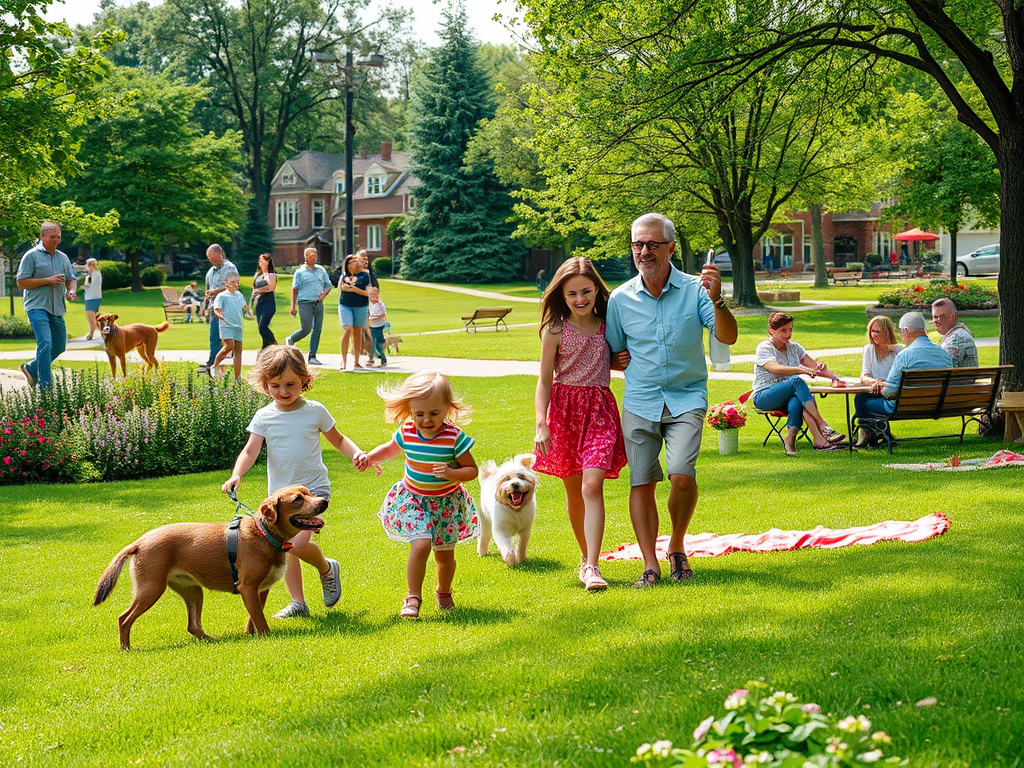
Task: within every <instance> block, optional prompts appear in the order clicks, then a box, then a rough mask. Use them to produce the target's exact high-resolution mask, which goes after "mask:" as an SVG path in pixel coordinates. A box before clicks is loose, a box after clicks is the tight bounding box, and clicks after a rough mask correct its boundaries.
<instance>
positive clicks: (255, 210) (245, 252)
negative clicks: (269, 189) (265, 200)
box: [235, 195, 274, 272]
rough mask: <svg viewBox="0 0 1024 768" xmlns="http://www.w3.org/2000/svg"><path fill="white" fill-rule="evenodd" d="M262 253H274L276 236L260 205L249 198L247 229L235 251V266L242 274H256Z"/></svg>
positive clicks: (246, 214) (254, 199) (252, 198)
mask: <svg viewBox="0 0 1024 768" xmlns="http://www.w3.org/2000/svg"><path fill="white" fill-rule="evenodd" d="M261 253H269V254H271V255H273V253H274V235H273V232H272V230H271V229H270V222H269V221H268V220H267V216H266V214H265V213H263V211H261V210H260V206H259V203H257V202H256V198H255V197H253V196H252V195H250V196H249V200H248V203H247V205H246V210H245V227H244V228H243V229H242V236H241V239H240V242H239V243H238V248H237V249H236V250H235V264H236V265H237V266H238V268H239V270H241V271H242V272H254V271H255V270H256V263H257V260H258V259H259V257H260V254H261Z"/></svg>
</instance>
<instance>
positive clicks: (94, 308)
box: [85, 299, 103, 312]
mask: <svg viewBox="0 0 1024 768" xmlns="http://www.w3.org/2000/svg"><path fill="white" fill-rule="evenodd" d="M102 301H103V299H86V300H85V311H86V312H99V311H100V302H102Z"/></svg>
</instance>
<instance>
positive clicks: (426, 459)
mask: <svg viewBox="0 0 1024 768" xmlns="http://www.w3.org/2000/svg"><path fill="white" fill-rule="evenodd" d="M395 442H396V443H397V444H398V447H399V448H401V449H402V450H403V451H404V452H405V484H406V486H407V487H408V488H409V490H410V491H412V492H413V493H418V494H419V495H421V496H444V495H445V494H448V493H451V492H452V491H454V490H455V489H456V488H458V487H459V481H458V480H447V479H445V478H443V477H434V473H433V466H434V464H435V463H437V462H439V461H442V462H444V463H446V464H447V463H448V462H452V461H455V460H456V459H457V458H458V457H459V456H461V455H462V454H464V453H465V452H466V451H468V450H469V449H470V448H471V447H472V445H473V438H472V437H470V436H469V435H467V434H466V433H465V432H463V431H462V430H461V429H459V428H458V427H456V426H455V425H454V424H449V423H448V422H445V424H444V427H442V428H441V431H440V432H438V433H437V436H436V437H434V438H432V439H430V440H428V439H426V438H425V437H423V436H422V435H420V433H419V431H418V430H417V429H416V425H415V424H414V423H413V421H412V419H409V420H408V421H406V422H405V423H404V424H403V425H402V426H401V427H400V428H399V429H398V430H397V431H396V432H395Z"/></svg>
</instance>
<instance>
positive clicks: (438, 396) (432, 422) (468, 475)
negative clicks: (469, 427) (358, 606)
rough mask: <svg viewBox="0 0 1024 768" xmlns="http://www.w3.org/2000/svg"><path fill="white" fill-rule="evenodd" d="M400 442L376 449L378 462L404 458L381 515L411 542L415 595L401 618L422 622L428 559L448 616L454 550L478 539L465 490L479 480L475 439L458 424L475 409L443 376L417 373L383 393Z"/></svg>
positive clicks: (372, 459)
mask: <svg viewBox="0 0 1024 768" xmlns="http://www.w3.org/2000/svg"><path fill="white" fill-rule="evenodd" d="M377 392H378V394H379V395H380V396H381V397H382V398H383V399H384V412H385V415H386V417H387V420H388V421H389V422H392V423H397V424H399V425H400V426H399V428H398V430H397V431H396V432H395V435H394V437H393V438H392V439H391V440H389V441H388V442H386V443H384V444H383V445H378V446H377V447H376V448H374V449H373V450H372V451H370V453H369V455H368V458H367V463H368V464H376V463H379V462H381V461H386V460H387V459H393V458H395V457H397V456H400V455H402V454H403V453H404V454H405V476H404V477H403V478H402V479H401V480H399V481H398V482H397V483H395V484H394V486H392V488H391V490H390V491H389V492H388V495H387V497H386V498H385V499H384V503H383V504H382V505H381V508H380V512H379V513H378V516H379V517H380V519H381V522H382V523H383V525H384V532H385V533H386V534H387V535H388V538H390V539H392V540H393V541H404V542H408V543H409V544H410V550H409V561H408V563H407V564H406V566H405V578H406V581H407V582H408V587H409V592H408V594H407V595H406V597H405V602H404V603H403V605H402V610H401V611H400V612H399V615H400V616H401V617H402V618H406V619H418V618H419V616H420V605H421V604H422V603H423V578H424V576H425V575H426V570H427V559H428V558H429V557H430V552H431V550H433V552H434V564H435V565H436V566H437V590H436V592H435V596H436V598H437V607H438V608H440V609H441V610H442V611H448V610H451V609H452V608H454V607H455V603H454V602H453V601H452V580H453V579H454V577H455V545H456V544H458V543H459V542H460V541H469V540H471V539H475V538H476V537H477V536H478V535H479V534H480V525H479V520H478V519H477V513H476V506H475V505H474V504H473V498H472V497H471V496H470V495H469V493H468V492H467V491H466V489H465V488H464V487H463V486H462V484H463V483H466V482H469V481H470V480H473V479H475V478H476V476H477V467H476V462H475V461H474V460H473V455H472V454H471V453H470V452H469V449H470V448H471V447H472V445H473V438H471V437H470V436H469V435H467V434H466V433H465V432H463V431H462V430H461V429H459V428H458V427H457V426H455V422H456V421H457V420H458V419H459V417H460V416H464V415H465V414H466V413H467V412H468V411H469V406H467V405H466V404H465V403H463V402H461V401H460V400H458V399H457V398H456V397H455V396H454V395H453V394H452V388H451V385H450V384H449V383H448V379H446V378H445V377H444V376H443V375H441V374H440V373H415V374H413V375H412V376H410V377H409V378H407V379H406V380H405V381H404V382H402V384H400V385H399V386H398V387H396V388H390V389H388V388H385V387H380V388H378V390H377Z"/></svg>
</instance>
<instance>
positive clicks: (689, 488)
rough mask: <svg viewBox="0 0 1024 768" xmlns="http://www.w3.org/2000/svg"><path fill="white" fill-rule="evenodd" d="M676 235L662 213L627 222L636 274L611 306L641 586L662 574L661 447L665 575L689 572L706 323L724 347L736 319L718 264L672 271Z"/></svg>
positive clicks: (704, 402) (609, 328)
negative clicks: (668, 527) (667, 525)
mask: <svg viewBox="0 0 1024 768" xmlns="http://www.w3.org/2000/svg"><path fill="white" fill-rule="evenodd" d="M675 231H676V230H675V225H674V224H673V223H672V220H671V219H669V218H668V217H667V216H663V215H661V214H660V213H648V214H645V215H643V216H641V217H640V218H638V219H637V220H636V221H634V222H633V226H632V228H631V241H632V242H631V247H632V250H633V261H634V263H635V264H636V268H637V270H639V272H640V274H639V275H637V276H636V277H634V278H633V279H632V280H630V281H629V282H626V283H623V284H622V285H620V286H619V287H618V288H616V289H615V290H614V291H613V292H612V295H611V298H610V299H609V302H608V318H607V322H606V331H605V335H606V337H607V339H608V344H609V346H610V347H611V350H612V352H613V353H621V352H627V353H628V355H625V356H620V360H621V361H622V362H624V363H626V362H628V365H627V366H626V393H625V396H624V398H623V403H622V433H623V437H624V438H625V442H626V456H627V458H628V459H629V483H630V492H629V517H630V520H631V521H632V523H633V531H634V532H635V533H636V539H637V544H638V545H639V547H640V552H641V553H642V554H643V558H644V572H643V575H642V576H641V577H640V580H639V581H637V582H636V584H635V585H634V586H636V587H638V588H643V587H651V586H654V585H655V584H656V583H657V582H658V580H659V579H660V578H661V566H660V564H659V563H658V558H657V554H656V550H655V545H656V543H657V538H658V504H657V500H656V498H655V491H656V489H657V485H658V483H659V482H660V481H661V480H662V479H663V474H662V469H661V458H660V457H661V448H662V444H663V443H664V445H665V458H666V462H667V464H668V479H669V483H670V490H669V494H668V514H669V519H670V520H671V522H672V535H671V537H670V539H669V546H668V559H669V566H670V571H671V575H672V578H673V579H675V580H677V581H680V580H682V579H687V578H689V577H691V576H692V575H693V571H692V570H691V569H690V565H689V563H688V562H687V559H686V549H685V536H686V529H687V528H688V527H689V525H690V519H691V518H692V517H693V511H694V509H695V508H696V506H697V480H696V475H697V470H696V463H697V455H698V453H699V452H700V438H701V433H702V431H703V428H704V414H705V413H706V412H707V407H708V371H707V363H706V361H705V358H704V332H703V329H704V328H707V329H708V330H710V331H711V333H713V334H715V337H716V338H717V339H718V340H719V341H721V342H722V343H724V344H733V343H734V342H735V341H736V318H734V317H733V316H732V313H731V312H729V309H728V308H727V307H726V305H725V299H724V298H722V278H721V275H719V273H718V268H717V267H715V266H706V267H704V271H703V273H702V274H701V275H700V277H697V276H695V275H687V274H684V273H682V272H680V271H679V270H678V269H676V268H675V267H674V266H673V265H672V263H671V261H670V259H671V257H672V254H673V253H674V252H675V248H676V244H675Z"/></svg>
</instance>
